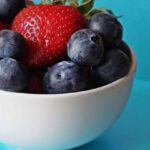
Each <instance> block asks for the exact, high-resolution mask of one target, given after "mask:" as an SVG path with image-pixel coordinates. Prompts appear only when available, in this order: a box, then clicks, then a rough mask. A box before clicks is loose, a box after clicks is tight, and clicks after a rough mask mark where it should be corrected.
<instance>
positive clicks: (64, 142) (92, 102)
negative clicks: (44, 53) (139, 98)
mask: <svg viewBox="0 0 150 150" xmlns="http://www.w3.org/2000/svg"><path fill="white" fill-rule="evenodd" d="M132 56H133V64H132V67H131V70H130V72H129V74H128V75H127V76H126V77H124V78H122V79H120V80H118V81H116V82H114V83H112V84H110V85H107V86H105V87H102V88H97V89H95V90H90V91H85V92H78V93H72V94H71V93H70V94H60V95H29V94H18V93H11V92H2V91H1V92H0V94H1V98H0V141H1V142H3V143H7V144H9V145H13V146H16V147H20V148H23V149H30V150H49V149H52V150H54V149H61V150H62V149H70V148H73V147H76V146H79V145H82V144H85V143H87V142H89V141H91V140H93V139H95V138H96V137H98V136H99V135H101V134H102V133H103V132H104V131H105V130H106V129H108V128H109V127H110V126H111V125H112V124H113V123H114V122H115V121H116V120H117V118H118V117H119V116H120V114H121V112H122V111H123V109H124V107H125V105H126V103H127V100H128V97H129V95H130V91H131V88H132V82H133V78H134V73H135V68H136V59H135V56H134V55H132Z"/></svg>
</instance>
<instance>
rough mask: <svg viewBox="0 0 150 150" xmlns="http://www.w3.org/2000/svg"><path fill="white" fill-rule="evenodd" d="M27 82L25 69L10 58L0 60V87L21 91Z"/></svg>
mask: <svg viewBox="0 0 150 150" xmlns="http://www.w3.org/2000/svg"><path fill="white" fill-rule="evenodd" d="M27 84H28V73H27V70H26V69H25V68H24V66H23V65H21V64H20V63H19V62H17V61H16V60H15V59H12V58H4V59H1V60H0V89H1V90H5V91H11V92H21V91H23V90H24V89H25V88H26V87H27Z"/></svg>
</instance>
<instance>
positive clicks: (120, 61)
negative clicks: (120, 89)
mask: <svg viewBox="0 0 150 150" xmlns="http://www.w3.org/2000/svg"><path fill="white" fill-rule="evenodd" d="M129 69H130V61H129V59H128V57H127V55H126V54H125V53H124V52H122V51H121V50H119V49H111V50H109V51H107V52H106V54H105V58H104V61H103V63H101V64H99V65H98V66H96V67H94V68H93V74H94V79H95V81H96V83H97V84H99V85H102V84H104V85H105V84H109V83H111V82H113V81H116V80H118V79H120V78H121V77H123V76H125V75H126V74H127V73H128V72H129Z"/></svg>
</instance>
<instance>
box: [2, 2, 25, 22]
mask: <svg viewBox="0 0 150 150" xmlns="http://www.w3.org/2000/svg"><path fill="white" fill-rule="evenodd" d="M24 7H25V0H1V2H0V20H1V21H3V22H6V23H12V21H13V19H14V17H15V16H16V15H17V14H18V13H19V11H20V10H22V9H23V8H24Z"/></svg>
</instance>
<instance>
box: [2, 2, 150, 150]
mask: <svg viewBox="0 0 150 150" xmlns="http://www.w3.org/2000/svg"><path fill="white" fill-rule="evenodd" d="M36 2H38V0H36ZM95 7H107V8H110V9H112V10H113V11H114V12H115V14H116V15H123V18H121V19H120V21H121V22H122V24H123V26H124V39H125V40H126V41H127V42H128V44H129V45H130V46H131V47H132V48H133V50H134V52H135V53H136V55H137V59H138V69H137V75H136V80H135V83H134V87H133V91H132V94H131V97H130V100H129V103H128V105H127V107H126V110H125V111H124V113H123V114H122V116H121V117H120V119H119V120H118V122H117V123H116V124H115V125H114V126H113V127H112V128H111V129H110V130H109V131H107V132H106V133H104V135H103V136H101V137H100V138H98V139H97V140H96V141H94V142H91V143H89V144H87V145H85V146H82V147H80V148H77V149H75V150H150V117H149V115H150V58H149V57H150V15H149V14H150V13H149V12H150V0H143V1H141V0H97V1H96V4H95ZM0 150H15V149H14V148H12V147H9V146H6V145H3V144H1V145H0Z"/></svg>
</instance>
